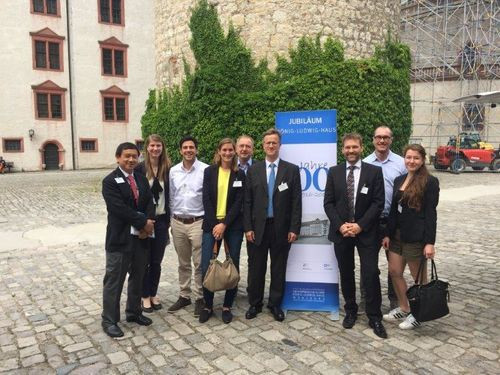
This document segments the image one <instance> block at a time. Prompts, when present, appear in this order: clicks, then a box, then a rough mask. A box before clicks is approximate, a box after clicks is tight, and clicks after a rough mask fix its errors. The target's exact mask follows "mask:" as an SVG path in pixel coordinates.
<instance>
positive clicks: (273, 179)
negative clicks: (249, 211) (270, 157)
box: [267, 163, 276, 217]
mask: <svg viewBox="0 0 500 375" xmlns="http://www.w3.org/2000/svg"><path fill="white" fill-rule="evenodd" d="M275 167H276V165H274V163H271V164H270V165H269V168H271V173H269V182H268V183H267V196H268V202H269V203H268V205H267V217H274V213H273V192H274V183H275V182H276V174H275V173H274V168H275Z"/></svg>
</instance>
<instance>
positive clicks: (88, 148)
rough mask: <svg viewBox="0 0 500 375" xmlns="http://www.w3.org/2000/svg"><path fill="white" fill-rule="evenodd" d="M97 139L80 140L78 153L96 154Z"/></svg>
mask: <svg viewBox="0 0 500 375" xmlns="http://www.w3.org/2000/svg"><path fill="white" fill-rule="evenodd" d="M98 151H99V149H98V145H97V138H80V152H98Z"/></svg>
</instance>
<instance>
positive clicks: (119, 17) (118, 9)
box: [97, 0, 125, 26]
mask: <svg viewBox="0 0 500 375" xmlns="http://www.w3.org/2000/svg"><path fill="white" fill-rule="evenodd" d="M123 5H124V4H123V0H97V7H98V9H99V22H101V23H107V24H111V25H122V26H123V25H124V24H125V22H124V20H125V17H124V8H123Z"/></svg>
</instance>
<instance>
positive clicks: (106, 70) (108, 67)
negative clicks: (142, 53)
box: [99, 37, 128, 77]
mask: <svg viewBox="0 0 500 375" xmlns="http://www.w3.org/2000/svg"><path fill="white" fill-rule="evenodd" d="M99 45H100V46H101V74H102V75H104V76H117V77H126V76H127V48H128V45H127V44H124V43H122V42H120V41H119V40H118V39H117V38H115V37H111V38H109V39H106V40H104V41H100V42H99Z"/></svg>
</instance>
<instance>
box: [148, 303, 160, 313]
mask: <svg viewBox="0 0 500 375" xmlns="http://www.w3.org/2000/svg"><path fill="white" fill-rule="evenodd" d="M151 306H152V307H153V310H156V311H158V310H161V309H163V306H162V304H161V303H151Z"/></svg>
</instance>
